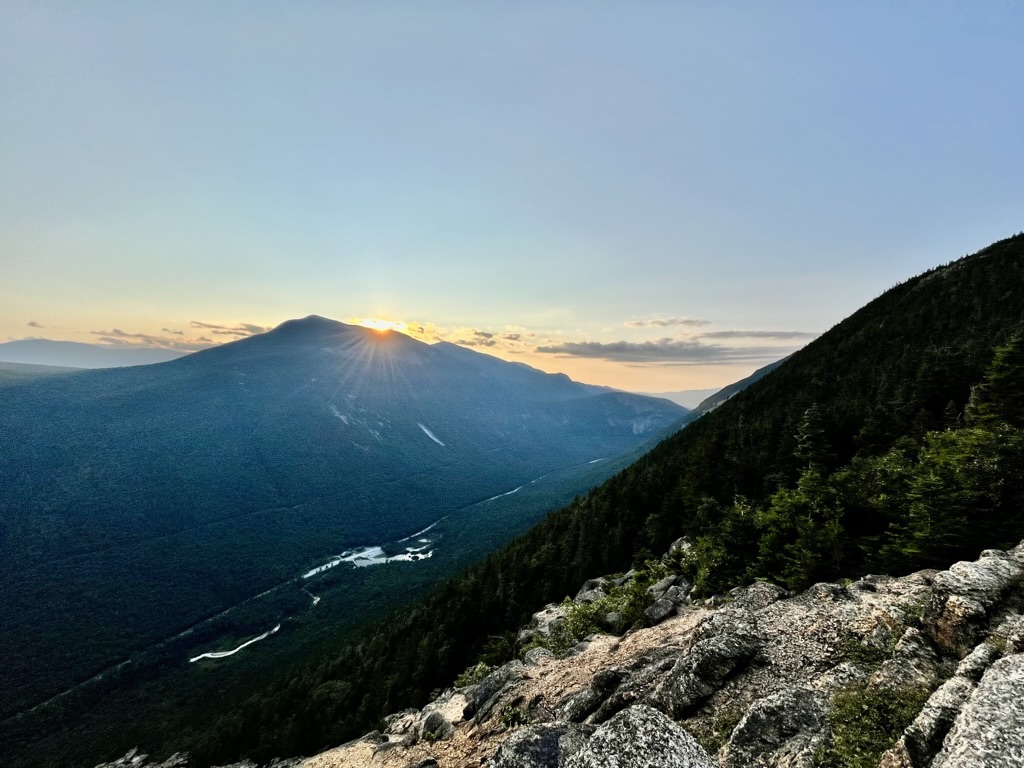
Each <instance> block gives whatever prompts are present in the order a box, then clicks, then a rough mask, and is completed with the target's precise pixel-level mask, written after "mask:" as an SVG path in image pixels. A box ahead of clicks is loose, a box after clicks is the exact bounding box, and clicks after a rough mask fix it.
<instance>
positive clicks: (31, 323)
mask: <svg viewBox="0 0 1024 768" xmlns="http://www.w3.org/2000/svg"><path fill="white" fill-rule="evenodd" d="M28 327H29V328H42V327H43V326H41V325H40V324H39V323H37V322H36V321H35V320H29V321H28Z"/></svg>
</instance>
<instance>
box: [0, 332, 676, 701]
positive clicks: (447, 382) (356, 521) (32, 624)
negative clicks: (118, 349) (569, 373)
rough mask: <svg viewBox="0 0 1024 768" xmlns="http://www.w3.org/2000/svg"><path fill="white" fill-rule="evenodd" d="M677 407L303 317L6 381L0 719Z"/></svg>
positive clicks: (589, 454)
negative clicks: (169, 355)
mask: <svg viewBox="0 0 1024 768" xmlns="http://www.w3.org/2000/svg"><path fill="white" fill-rule="evenodd" d="M684 414H685V409H683V408H681V407H680V406H677V405H675V404H673V403H670V402H668V401H665V400H658V399H654V398H646V397H642V396H636V395H629V394H626V393H621V392H615V391H610V390H607V389H604V388H600V387H591V386H586V385H582V384H578V383H576V382H573V381H571V380H570V379H568V378H567V377H565V376H561V375H549V374H545V373H542V372H540V371H537V370H535V369H532V368H529V367H527V366H524V365H520V364H513V363H507V362H504V361H501V360H498V359H496V358H493V357H490V356H487V355H482V354H479V353H476V352H472V351H470V350H466V349H462V348H459V347H456V346H454V345H450V344H437V345H429V344H425V343H422V342H419V341H416V340H413V339H411V338H409V337H406V336H403V335H402V334H398V333H393V332H392V333H379V332H376V331H372V330H369V329H365V328H360V327H355V326H349V325H345V324H343V323H337V322H334V321H330V320H326V319H324V318H319V317H309V318H306V319H304V320H297V321H289V322H287V323H284V324H282V325H281V326H279V327H278V328H276V329H274V330H273V331H271V332H268V333H266V334H261V335H259V336H254V337H251V338H248V339H245V340H242V341H237V342H233V343H230V344H226V345H223V346H221V347H218V348H214V349H210V350H206V351H203V352H198V353H196V354H193V355H189V356H187V357H184V358H180V359H178V360H174V361H171V362H167V363H162V364H158V365H150V366H139V367H132V368H120V369H108V370H95V371H78V372H74V373H69V374H67V375H60V376H46V377H22V378H21V379H19V380H17V381H15V380H10V381H8V383H7V385H5V386H2V387H0V436H2V439H0V593H2V594H3V601H2V604H0V657H2V658H4V659H5V660H6V661H5V671H4V684H3V687H2V691H0V719H5V718H7V717H9V716H12V715H14V714H16V713H18V712H21V711H23V710H25V709H28V708H29V707H31V706H33V705H36V704H39V703H40V702H42V701H44V700H46V699H47V698H48V697H51V696H53V695H55V694H58V693H60V692H61V691H63V690H65V689H67V688H69V687H71V686H73V685H75V684H77V683H80V682H82V681H83V680H86V679H89V678H91V677H92V676H94V675H95V674H96V673H98V672H100V671H102V670H105V669H108V668H110V667H111V666H112V665H115V664H118V663H120V662H121V661H123V660H124V659H126V658H128V657H130V656H131V655H132V654H136V653H139V652H141V651H143V650H145V649H147V648H149V647H151V646H152V645H153V644H155V643H158V642H162V641H164V640H165V639H167V638H169V637H172V636H174V635H176V634H177V633H181V632H183V631H184V630H187V629H188V628H190V627H193V626H195V625H196V624H197V623H199V622H202V621H204V620H207V619H209V618H210V617H212V616H215V615H217V614H219V613H220V612H222V611H225V610H227V609H230V608H232V607H233V606H236V605H238V604H239V603H241V602H243V601H245V600H247V599H250V598H252V597H253V596H255V595H258V594H260V593H263V592H264V591H266V590H270V589H272V588H275V587H276V586H277V585H280V584H283V583H286V582H288V581H289V580H296V579H297V577H299V576H300V575H301V574H303V573H304V572H306V571H308V570H309V569H310V568H312V567H315V566H319V565H320V564H322V563H324V562H325V561H327V560H329V559H330V558H332V557H334V556H336V555H338V554H339V553H342V552H344V551H345V550H348V549H352V548H355V547H358V546H372V545H380V544H384V543H387V542H392V541H397V540H399V539H401V538H403V537H407V536H409V535H410V534H413V533H415V532H417V531H420V530H422V529H424V528H426V527H427V526H429V525H431V524H433V523H436V522H437V521H438V520H439V519H441V518H443V517H445V516H446V515H449V514H453V513H455V512H456V511H460V510H462V511H463V512H462V514H463V515H464V516H465V514H467V512H466V511H465V510H467V509H469V508H472V509H469V512H475V513H478V514H479V515H481V516H483V517H484V518H486V517H487V516H488V515H489V514H491V513H492V507H486V506H481V507H473V505H476V504H480V503H481V502H484V501H486V500H488V499H492V498H496V497H498V496H500V495H502V494H506V493H510V492H512V491H514V490H515V489H517V488H519V487H522V486H524V485H526V484H530V483H531V482H532V481H537V480H539V479H540V478H542V477H546V476H548V475H549V473H552V472H561V473H563V475H562V476H563V478H564V477H565V473H567V472H569V473H571V472H576V473H577V474H581V476H582V474H583V473H589V474H588V475H587V476H593V475H594V471H591V470H590V469H588V467H589V463H590V462H599V461H601V460H609V466H610V465H611V464H612V462H611V461H610V459H612V458H613V457H615V456H618V455H619V454H621V453H623V452H624V451H627V450H629V449H630V448H632V447H635V446H637V445H639V444H641V443H643V442H644V441H645V440H646V439H647V438H648V437H649V436H651V435H655V434H659V433H660V432H661V431H662V430H664V429H665V428H667V427H669V426H670V425H672V424H674V423H676V422H677V421H678V420H679V419H680V418H681V417H682V416H683V415H684ZM595 467H596V468H598V469H599V465H595ZM574 468H575V469H574ZM538 487H540V486H538ZM582 487H589V486H586V485H585V486H582ZM569 498H571V496H570V497H569ZM564 500H565V498H564V497H563V498H560V499H559V503H564ZM538 503H540V504H541V506H540V508H539V509H533V510H529V509H522V510H519V512H518V513H520V514H525V515H533V516H534V517H532V518H529V519H530V520H531V521H532V520H533V519H536V516H538V515H539V514H542V513H543V512H544V511H546V510H547V509H549V508H550V507H549V506H546V505H544V502H543V500H541V501H539V502H538ZM492 506H493V505H492ZM502 527H505V528H509V527H511V529H512V530H521V528H520V529H516V520H515V519H514V516H512V515H511V514H509V516H507V517H505V518H500V517H499V518H496V519H495V520H494V521H492V522H490V523H489V524H488V525H487V526H477V527H475V528H474V527H473V526H469V525H466V526H465V528H466V529H467V530H471V531H473V532H475V533H476V534H478V535H480V536H486V537H487V540H488V541H491V542H493V541H495V540H498V541H501V540H504V539H502V535H501V528H502ZM450 541H451V542H452V543H454V541H455V539H454V538H452V539H450ZM478 543H479V542H469V543H467V546H475V545H476V544H478ZM440 546H444V545H443V544H442V545H440ZM424 551H426V550H425V549H424ZM473 551H476V550H473ZM389 554H393V553H389ZM477 556H479V553H478V555H477ZM448 562H449V563H451V562H453V561H452V560H449V561H448ZM449 567H453V566H451V565H450V566H449ZM450 572H451V571H449V573H450ZM436 578H438V575H437V574H435V580H436ZM291 591H292V592H293V593H294V594H292V595H291V596H290V597H288V598H287V600H288V601H290V603H294V604H296V605H298V606H301V608H302V609H303V610H305V609H306V607H307V606H308V604H309V598H308V597H307V596H306V595H304V594H302V593H301V590H300V589H299V586H298V585H296V586H295V587H294V589H292V590H291ZM281 610H284V608H282V609H281ZM292 613H294V609H293V608H289V609H288V610H287V611H286V614H287V615H291V614H292ZM273 616H277V609H275V610H274V612H271V613H270V614H269V615H268V621H270V619H269V617H273ZM272 626H273V621H270V623H269V624H268V625H267V626H266V627H264V628H263V629H261V630H260V632H262V631H265V630H266V629H270V627H272ZM254 634H259V633H258V632H257V633H254ZM206 642H211V640H210V639H209V638H207V639H206ZM187 659H188V656H184V657H183V659H182V662H181V663H184V664H187Z"/></svg>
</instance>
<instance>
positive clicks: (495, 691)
mask: <svg viewBox="0 0 1024 768" xmlns="http://www.w3.org/2000/svg"><path fill="white" fill-rule="evenodd" d="M522 679H523V664H522V662H519V661H510V662H509V663H508V664H505V665H504V666H501V667H499V668H498V669H496V670H494V671H493V672H491V674H489V675H488V676H487V677H485V678H484V679H483V680H481V681H480V682H479V683H477V684H476V685H474V686H471V687H469V688H466V689H465V691H464V692H463V695H465V696H466V699H467V703H466V706H465V708H463V710H462V717H463V718H464V719H466V720H468V719H469V718H471V717H475V718H476V720H477V722H483V721H484V720H486V719H487V716H488V715H489V714H490V711H491V709H492V708H493V707H494V704H495V702H496V701H497V699H498V698H499V694H500V693H501V692H502V691H503V690H504V689H505V688H506V687H508V686H510V685H512V684H513V683H516V682H518V681H519V680H522Z"/></svg>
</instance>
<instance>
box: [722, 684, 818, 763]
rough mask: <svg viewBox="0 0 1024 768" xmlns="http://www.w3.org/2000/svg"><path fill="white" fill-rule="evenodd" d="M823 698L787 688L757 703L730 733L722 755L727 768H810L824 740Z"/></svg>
mask: <svg viewBox="0 0 1024 768" xmlns="http://www.w3.org/2000/svg"><path fill="white" fill-rule="evenodd" d="M826 724H827V719H826V706H825V698H824V697H823V696H822V695H821V694H819V693H816V692H815V691H810V690H807V689H805V688H790V689H787V690H784V691H779V692H778V693H774V694H771V695H769V696H765V697H764V698H762V699H758V700H757V701H755V702H754V704H753V705H752V706H751V707H750V709H748V710H747V713H746V714H745V715H744V716H743V719H742V720H740V722H739V724H738V725H737V726H736V727H735V728H734V729H733V732H732V735H731V736H730V737H729V741H728V742H727V744H726V745H725V747H724V749H723V751H722V754H721V764H722V765H723V766H727V767H728V768H746V766H751V765H785V766H790V768H811V767H812V766H813V765H814V755H815V753H816V752H817V750H818V748H819V747H820V746H821V744H822V743H823V741H824V739H825V733H824V732H825V729H826Z"/></svg>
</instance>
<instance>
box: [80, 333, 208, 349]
mask: <svg viewBox="0 0 1024 768" xmlns="http://www.w3.org/2000/svg"><path fill="white" fill-rule="evenodd" d="M89 333H91V334H92V335H93V336H96V337H98V339H99V341H101V342H103V343H104V344H110V345H111V346H119V347H138V348H140V349H168V350H174V351H176V352H196V351H198V350H200V349H207V348H208V347H211V346H213V344H214V343H213V342H212V341H211V340H210V339H207V338H205V337H203V336H200V337H199V338H198V339H186V338H182V336H181V335H179V334H178V333H176V332H175V331H170V333H171V334H172V335H171V336H156V335H154V334H151V333H131V332H128V331H122V330H121V329H120V328H111V329H110V330H109V331H89Z"/></svg>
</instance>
